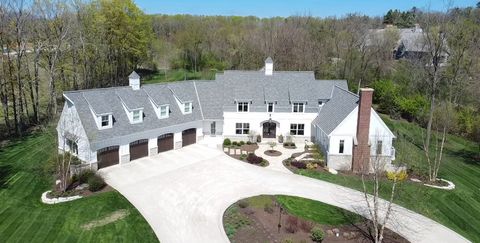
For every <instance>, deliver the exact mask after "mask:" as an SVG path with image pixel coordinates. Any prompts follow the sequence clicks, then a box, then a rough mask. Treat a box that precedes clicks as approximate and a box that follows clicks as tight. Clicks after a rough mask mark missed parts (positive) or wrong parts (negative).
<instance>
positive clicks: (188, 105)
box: [183, 102, 192, 114]
mask: <svg viewBox="0 0 480 243" xmlns="http://www.w3.org/2000/svg"><path fill="white" fill-rule="evenodd" d="M183 112H184V113H185V114H187V113H192V102H188V103H185V105H184V107H183Z"/></svg>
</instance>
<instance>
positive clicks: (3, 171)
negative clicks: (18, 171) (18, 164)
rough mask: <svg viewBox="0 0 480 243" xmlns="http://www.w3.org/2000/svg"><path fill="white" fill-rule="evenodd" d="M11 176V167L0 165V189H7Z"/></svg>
mask: <svg viewBox="0 0 480 243" xmlns="http://www.w3.org/2000/svg"><path fill="white" fill-rule="evenodd" d="M13 174H14V173H13V166H11V165H0V189H5V188H7V187H8V184H7V182H8V180H9V179H10V177H11V176H12V175H13Z"/></svg>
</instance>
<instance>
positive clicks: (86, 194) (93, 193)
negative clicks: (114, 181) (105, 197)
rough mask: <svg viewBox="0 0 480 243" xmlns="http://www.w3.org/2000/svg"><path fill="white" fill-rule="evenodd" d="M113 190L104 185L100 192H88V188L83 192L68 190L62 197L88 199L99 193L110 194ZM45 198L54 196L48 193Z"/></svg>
mask: <svg viewBox="0 0 480 243" xmlns="http://www.w3.org/2000/svg"><path fill="white" fill-rule="evenodd" d="M113 190H114V189H113V188H112V187H111V186H109V185H106V186H104V187H103V188H102V190H100V191H96V192H92V191H90V190H88V188H85V189H83V190H75V189H72V190H69V191H67V192H66V194H65V195H64V196H62V197H72V196H77V195H78V196H82V197H89V196H93V195H97V194H101V193H104V192H110V191H113ZM47 198H50V199H51V198H55V196H52V195H51V194H50V193H48V194H47Z"/></svg>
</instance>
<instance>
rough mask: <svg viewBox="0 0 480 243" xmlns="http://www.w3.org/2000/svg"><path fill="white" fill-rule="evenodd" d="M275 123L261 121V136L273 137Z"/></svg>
mask: <svg viewBox="0 0 480 243" xmlns="http://www.w3.org/2000/svg"><path fill="white" fill-rule="evenodd" d="M276 128H277V124H275V123H273V122H265V123H263V137H264V138H275V137H276V136H275V133H276V130H277V129H276Z"/></svg>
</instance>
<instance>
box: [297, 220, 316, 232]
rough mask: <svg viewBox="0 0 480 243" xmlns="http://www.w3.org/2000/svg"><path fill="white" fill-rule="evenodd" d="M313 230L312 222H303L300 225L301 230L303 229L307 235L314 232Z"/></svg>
mask: <svg viewBox="0 0 480 243" xmlns="http://www.w3.org/2000/svg"><path fill="white" fill-rule="evenodd" d="M312 228H313V223H312V222H310V221H302V222H301V223H300V229H302V230H303V232H305V233H310V231H312Z"/></svg>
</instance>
